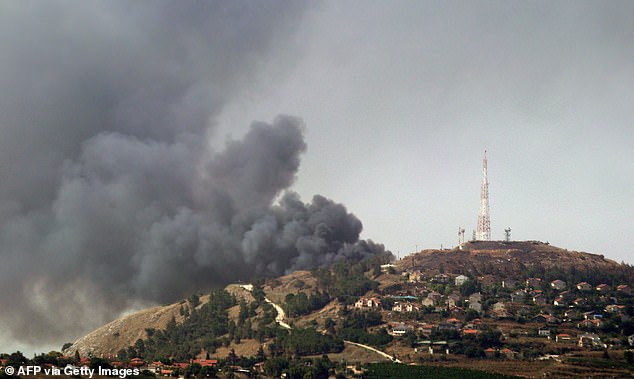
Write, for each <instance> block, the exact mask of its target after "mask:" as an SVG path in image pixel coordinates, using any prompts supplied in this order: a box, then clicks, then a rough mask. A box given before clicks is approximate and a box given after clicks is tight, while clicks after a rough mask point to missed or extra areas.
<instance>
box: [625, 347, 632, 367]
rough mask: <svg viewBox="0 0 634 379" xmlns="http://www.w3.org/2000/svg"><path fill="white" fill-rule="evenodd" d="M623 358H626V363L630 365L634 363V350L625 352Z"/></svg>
mask: <svg viewBox="0 0 634 379" xmlns="http://www.w3.org/2000/svg"><path fill="white" fill-rule="evenodd" d="M623 358H625V362H627V363H628V364H630V365H631V364H632V363H634V353H632V350H625V352H623Z"/></svg>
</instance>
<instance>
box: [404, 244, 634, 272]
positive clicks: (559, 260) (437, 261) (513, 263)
mask: <svg viewBox="0 0 634 379" xmlns="http://www.w3.org/2000/svg"><path fill="white" fill-rule="evenodd" d="M396 266H397V267H398V268H399V269H402V270H423V271H425V272H427V273H430V274H438V273H440V272H447V273H456V274H465V275H466V274H471V275H475V276H483V275H495V276H496V277H499V278H510V279H516V278H518V277H521V275H522V274H523V273H524V272H526V271H534V272H536V273H538V272H542V273H543V272H547V271H549V270H556V271H571V270H573V271H575V272H587V271H602V272H606V273H607V272H613V271H614V270H616V271H617V272H620V271H622V270H623V269H626V266H624V265H621V264H619V263H617V262H615V261H613V260H610V259H606V258H605V257H604V256H603V255H598V254H591V253H586V252H579V251H570V250H566V249H562V248H559V247H556V246H552V245H550V244H549V243H547V242H540V241H471V242H467V243H465V244H464V245H463V246H462V249H459V248H454V249H450V250H449V249H447V250H433V249H432V250H423V251H420V252H417V253H415V254H411V255H409V256H407V257H404V258H403V259H401V260H400V261H398V262H397V263H396Z"/></svg>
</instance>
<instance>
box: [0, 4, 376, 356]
mask: <svg viewBox="0 0 634 379" xmlns="http://www.w3.org/2000/svg"><path fill="white" fill-rule="evenodd" d="M301 13H302V6H300V5H299V3H298V2H288V3H279V2H266V3H259V2H250V1H249V2H245V3H241V2H238V1H227V2H202V1H191V2H182V1H168V2H164V3H162V2H157V1H153V2H129V1H123V2H116V1H104V2H94V1H92V2H84V1H63V2H28V1H20V2H3V3H1V4H0V53H1V54H2V59H1V60H0V88H1V89H2V91H1V92H0V260H1V262H2V264H1V266H0V285H1V288H2V291H0V322H1V324H2V325H3V328H4V330H0V332H4V333H8V334H9V336H10V338H13V339H19V340H20V341H22V342H23V343H27V344H36V345H40V346H41V345H44V344H45V343H47V342H49V341H56V342H59V341H60V339H62V341H63V340H65V339H71V338H72V337H75V336H77V335H79V334H81V333H83V332H85V331H86V329H88V328H91V327H94V326H95V325H97V324H100V323H102V322H104V321H106V320H108V319H110V318H112V317H114V316H116V315H117V314H118V313H119V312H121V311H123V310H125V309H128V308H130V307H132V306H135V305H139V304H146V303H152V302H165V301H170V300H174V299H178V298H180V297H182V296H186V295H187V294H188V293H191V292H193V291H196V290H201V289H205V288H210V287H213V286H218V285H222V284H224V283H227V282H229V281H234V280H238V279H248V278H250V277H252V276H253V275H267V274H282V273H285V272H288V271H291V270H294V269H300V268H310V267H316V266H320V265H325V264H328V263H331V262H334V261H337V260H340V259H343V258H344V257H351V258H361V257H365V256H371V255H375V254H382V253H383V247H382V246H381V245H376V244H373V243H372V242H366V241H359V233H360V232H361V222H360V221H359V220H358V219H357V218H356V217H355V216H353V215H352V214H350V213H348V212H347V211H346V209H345V208H344V207H343V206H342V205H340V204H336V203H334V202H332V201H330V200H328V199H326V198H324V197H322V196H315V197H314V199H313V200H312V202H311V203H310V204H305V203H303V202H302V201H300V199H299V198H298V196H297V195H296V194H294V193H292V192H287V189H288V188H289V186H290V185H291V184H292V183H293V181H294V179H295V176H296V173H297V170H298V167H299V163H300V155H301V154H302V153H303V152H304V151H305V149H306V145H305V142H304V138H303V126H302V125H301V121H300V120H299V119H296V118H293V117H288V116H279V117H277V118H276V119H275V120H274V122H272V123H271V124H266V123H254V124H253V125H252V126H251V128H250V130H249V131H248V133H247V134H246V135H245V136H244V138H243V139H241V140H238V141H232V142H228V143H227V145H226V147H225V148H224V149H223V150H222V151H219V152H213V151H212V150H211V149H210V148H209V141H210V138H211V137H212V136H213V133H212V131H213V121H214V118H215V117H216V116H217V115H218V113H219V112H220V110H221V109H222V106H223V105H224V104H225V103H226V102H227V101H229V100H231V98H232V97H233V96H236V95H237V94H239V93H240V91H242V90H244V89H245V88H248V83H249V81H251V80H253V79H255V78H257V75H258V73H259V72H260V71H261V67H263V66H265V62H267V60H269V59H270V55H271V51H272V50H275V51H282V50H283V49H284V48H285V46H286V47H289V46H291V44H290V39H289V38H288V36H289V35H292V31H293V28H295V27H296V26H297V22H298V21H299V19H300V17H301Z"/></svg>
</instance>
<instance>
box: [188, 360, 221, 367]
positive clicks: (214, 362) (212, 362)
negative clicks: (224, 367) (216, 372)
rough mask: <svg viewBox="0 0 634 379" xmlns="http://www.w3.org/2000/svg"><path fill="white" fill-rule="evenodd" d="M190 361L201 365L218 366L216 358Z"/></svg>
mask: <svg viewBox="0 0 634 379" xmlns="http://www.w3.org/2000/svg"><path fill="white" fill-rule="evenodd" d="M192 363H198V364H199V365H201V366H202V367H216V366H218V360H217V359H194V360H193V362H192Z"/></svg>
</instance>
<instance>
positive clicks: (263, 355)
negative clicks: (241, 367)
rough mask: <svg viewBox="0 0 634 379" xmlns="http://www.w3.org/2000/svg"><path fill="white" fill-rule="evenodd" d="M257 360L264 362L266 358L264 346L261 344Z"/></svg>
mask: <svg viewBox="0 0 634 379" xmlns="http://www.w3.org/2000/svg"><path fill="white" fill-rule="evenodd" d="M256 360H257V361H258V362H264V361H265V360H266V355H265V354H264V348H263V347H262V345H260V347H259V348H258V353H257V356H256Z"/></svg>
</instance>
